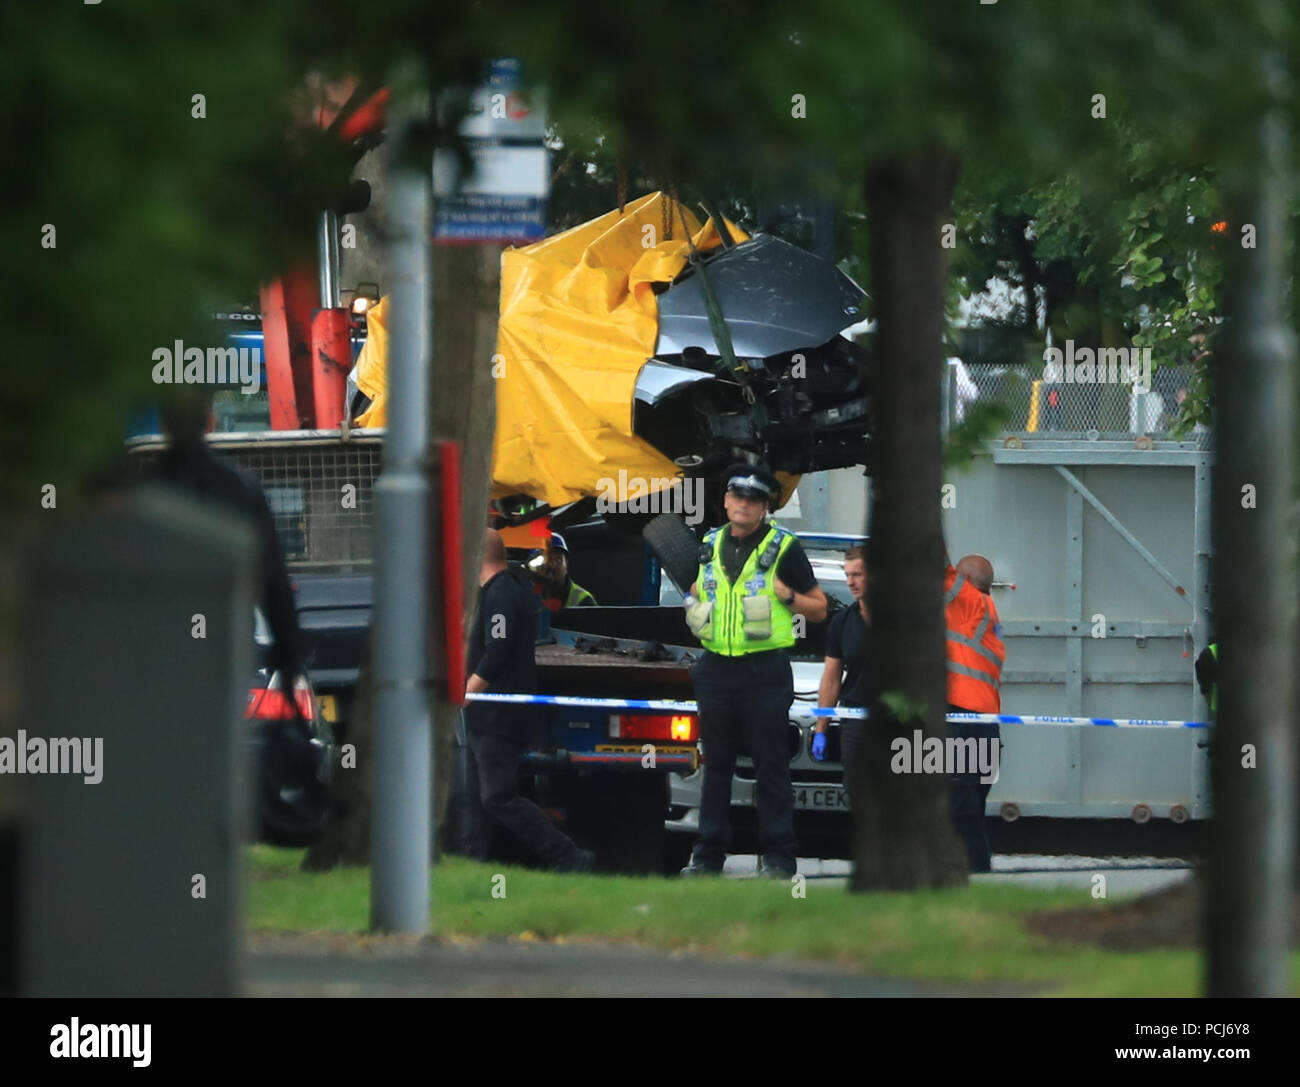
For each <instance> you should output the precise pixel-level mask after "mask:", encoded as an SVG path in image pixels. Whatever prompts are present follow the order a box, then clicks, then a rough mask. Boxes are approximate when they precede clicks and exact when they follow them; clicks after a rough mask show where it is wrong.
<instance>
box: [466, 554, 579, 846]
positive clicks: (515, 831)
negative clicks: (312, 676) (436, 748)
mask: <svg viewBox="0 0 1300 1087" xmlns="http://www.w3.org/2000/svg"><path fill="white" fill-rule="evenodd" d="M536 640H537V612H536V604H535V601H534V598H533V593H532V590H531V588H530V587H529V585H528V579H527V577H526V575H525V574H524V573H523V572H522V571H521V570H519V569H518V568H517V567H511V566H509V565H508V564H507V562H506V547H505V543H504V541H503V540H502V539H501V534H500V533H499V532H497V531H496V530H495V529H488V530H487V535H486V537H485V539H484V551H483V565H482V568H481V569H480V571H479V598H478V613H477V614H476V615H475V616H474V625H473V628H472V629H471V631H470V638H469V652H468V665H469V678H468V679H467V680H466V682H465V693H466V694H467V695H469V694H484V693H492V694H533V693H535V692H536V690H537V665H536V662H535V661H534V659H533V645H534V643H535V642H536ZM538 722H539V717H538V714H537V711H536V710H535V709H533V708H532V707H531V706H512V705H508V704H504V703H491V702H478V703H474V702H471V703H469V704H468V705H467V706H466V707H465V726H466V733H467V743H466V782H465V786H466V792H467V796H466V803H465V816H466V820H467V824H468V826H467V828H466V832H465V833H464V834H463V836H462V848H463V850H464V851H465V852H466V853H467V854H468V855H470V856H472V857H475V858H476V859H479V860H486V859H487V855H488V832H489V821H491V822H495V823H499V824H500V825H501V826H503V827H505V829H506V830H508V831H509V832H510V833H511V834H512V835H513V836H514V837H516V838H517V839H519V841H520V842H522V843H523V845H524V846H526V847H527V848H528V849H529V850H530V851H531V852H532V853H534V854H536V855H537V856H538V857H540V858H541V860H542V861H543V862H544V863H545V864H546V865H547V866H548V867H550V868H553V869H555V870H557V871H562V872H586V871H590V870H591V868H592V865H593V863H594V861H595V855H594V854H593V853H591V852H590V851H589V850H586V849H579V848H578V846H577V845H575V844H574V842H573V840H572V839H571V838H569V837H568V836H567V835H565V834H563V833H561V832H560V830H559V829H557V828H556V827H555V825H554V824H553V823H552V822H551V821H550V820H549V819H548V818H547V817H546V814H545V813H544V812H543V811H542V809H541V808H539V807H538V806H537V805H536V804H534V803H533V802H532V801H531V800H528V799H527V798H525V797H522V796H520V795H519V760H520V759H521V758H522V757H523V754H524V751H525V750H526V749H527V747H528V744H529V743H530V742H531V741H532V739H533V738H534V734H535V733H536V731H537V726H538Z"/></svg>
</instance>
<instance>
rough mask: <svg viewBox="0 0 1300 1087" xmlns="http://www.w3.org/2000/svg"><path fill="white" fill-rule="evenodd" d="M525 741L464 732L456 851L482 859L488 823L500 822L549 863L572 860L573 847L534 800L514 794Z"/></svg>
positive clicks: (567, 837)
mask: <svg viewBox="0 0 1300 1087" xmlns="http://www.w3.org/2000/svg"><path fill="white" fill-rule="evenodd" d="M526 746H527V745H525V744H522V743H516V742H515V741H513V740H508V739H505V738H504V737H501V736H489V735H486V734H484V733H481V732H475V731H474V730H473V729H470V730H469V735H468V742H467V744H466V745H465V748H464V756H465V780H464V787H465V793H464V798H463V805H462V807H461V811H460V815H461V818H462V820H463V823H462V827H463V829H462V831H461V833H460V835H459V846H460V851H461V852H462V853H464V854H465V855H466V856H469V857H473V858H475V859H476V860H487V856H488V845H489V839H490V833H491V824H492V823H499V824H500V825H501V826H503V827H505V829H506V830H507V831H509V832H510V833H511V834H512V835H514V837H516V838H518V839H519V841H520V842H521V843H523V845H524V846H525V847H526V848H527V849H528V850H529V851H530V852H532V853H533V854H535V855H536V856H537V857H539V858H541V860H542V861H543V862H544V863H545V864H547V865H550V866H552V867H553V866H555V865H557V864H561V863H564V862H566V861H569V860H570V859H572V857H573V855H574V853H575V851H576V850H577V846H575V845H574V844H573V839H572V838H570V837H569V836H568V835H566V834H564V833H563V832H561V831H560V830H559V829H558V828H557V827H556V826H555V824H553V823H552V822H551V821H550V820H549V819H548V818H547V817H546V813H545V812H543V811H542V809H541V808H539V807H538V806H537V805H536V804H534V803H533V802H532V801H531V800H528V799H527V798H526V797H522V796H520V795H519V760H520V758H521V757H522V755H523V753H524V750H525V748H526Z"/></svg>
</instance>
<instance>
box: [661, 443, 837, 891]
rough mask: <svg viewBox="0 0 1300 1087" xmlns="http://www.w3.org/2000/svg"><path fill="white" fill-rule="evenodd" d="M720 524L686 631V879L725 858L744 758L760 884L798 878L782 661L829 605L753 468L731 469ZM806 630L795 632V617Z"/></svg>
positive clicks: (705, 554)
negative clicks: (690, 843)
mask: <svg viewBox="0 0 1300 1087" xmlns="http://www.w3.org/2000/svg"><path fill="white" fill-rule="evenodd" d="M725 478H726V493H725V495H724V498H723V505H724V507H725V509H726V512H727V521H728V523H727V524H726V525H724V526H722V527H721V528H716V529H713V530H712V531H711V532H709V533H707V534H706V535H705V537H704V542H703V543H702V544H701V546H700V554H699V572H698V576H697V578H696V581H695V583H694V584H693V585H692V586H691V593H690V596H689V597H688V598H687V601H686V621H687V624H688V625H689V626H690V628H691V630H692V632H693V633H694V634H695V636H696V637H697V638H699V639H700V644H701V645H702V646H704V649H705V653H704V655H703V657H702V658H701V659H700V661H699V663H698V664H696V665H695V668H694V670H693V673H692V678H693V679H694V682H695V699H696V702H697V703H698V705H699V717H700V740H701V741H702V743H703V746H704V782H703V787H702V792H701V797H700V837H699V841H698V842H697V843H696V845H695V849H694V852H693V853H692V856H691V862H690V864H688V865H687V866H686V867H685V868H683V869H682V875H684V876H698V875H709V874H717V873H720V872H721V871H722V866H723V863H724V862H725V860H726V856H727V853H728V852H729V851H730V849H731V778H732V773H733V771H734V769H735V765H736V758H737V756H738V755H739V754H740V753H741V749H742V748H745V749H747V750H748V753H749V755H750V757H751V758H752V759H753V760H754V777H755V801H756V807H757V809H758V844H759V851H760V861H759V871H760V874H762V875H764V876H768V877H772V878H776V879H789V878H790V877H791V876H793V875H794V874H795V866H796V859H797V855H798V847H797V843H796V841H795V836H794V798H793V793H792V789H791V785H790V762H789V760H790V751H789V747H788V739H787V721H788V716H789V711H790V705H791V703H792V702H793V701H794V676H793V674H792V672H791V670H790V659H789V657H788V656H787V653H786V651H787V650H788V649H789V648H790V646H792V645H794V643H795V639H796V638H797V637H798V635H799V631H800V630H801V629H802V626H803V621H805V620H806V621H808V622H821V621H822V620H823V619H824V618H825V617H826V607H827V604H826V594H825V593H823V592H822V590H821V589H820V588H819V587H818V585H817V579H816V577H815V576H814V575H813V571H812V565H811V564H810V563H809V562H808V557H807V555H805V554H804V552H803V548H802V547H800V546H799V541H798V540H797V539H796V538H795V535H794V533H792V532H789V531H787V530H786V529H783V528H780V527H779V526H777V525H775V524H772V523H769V522H768V521H767V519H766V515H767V513H768V511H769V510H770V509H771V508H772V507H773V506H774V505H775V504H776V503H777V502H778V501H779V499H780V496H781V485H780V482H779V481H778V480H777V478H776V477H775V476H774V475H773V474H772V473H771V472H769V471H767V470H766V469H764V468H761V467H755V466H751V465H748V464H737V465H733V466H732V467H731V468H730V469H728V471H727V475H726V477H725ZM798 616H802V617H803V620H800V621H799V622H796V621H795V620H796V617H798Z"/></svg>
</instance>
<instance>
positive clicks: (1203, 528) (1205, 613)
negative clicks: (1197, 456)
mask: <svg viewBox="0 0 1300 1087" xmlns="http://www.w3.org/2000/svg"><path fill="white" fill-rule="evenodd" d="M1209 460H1210V457H1209V454H1208V453H1207V454H1204V455H1203V456H1202V458H1201V462H1200V463H1198V464H1197V465H1196V484H1195V495H1196V497H1195V512H1194V514H1193V518H1194V520H1193V529H1192V538H1193V541H1194V546H1195V549H1196V553H1195V557H1194V560H1193V561H1194V563H1195V567H1194V569H1195V571H1196V573H1195V577H1194V578H1193V580H1192V660H1193V661H1195V660H1196V658H1197V657H1198V656H1200V653H1201V650H1202V649H1204V648H1205V647H1206V646H1207V645H1209V644H1210V635H1211V633H1212V623H1211V612H1210V603H1211V601H1212V600H1213V596H1212V595H1211V589H1210V585H1211V581H1212V578H1211V573H1212V563H1213V548H1212V544H1211V537H1210V504H1211V499H1210V464H1209ZM1209 710H1210V704H1209V703H1208V702H1207V701H1206V700H1205V697H1204V696H1203V695H1202V694H1201V691H1200V688H1199V687H1197V685H1196V684H1195V683H1193V684H1192V708H1191V710H1190V711H1189V712H1190V714H1191V719H1192V720H1197V719H1204V718H1208V717H1209Z"/></svg>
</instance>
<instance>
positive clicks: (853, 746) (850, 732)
mask: <svg viewBox="0 0 1300 1087" xmlns="http://www.w3.org/2000/svg"><path fill="white" fill-rule="evenodd" d="M840 705H841V706H848V705H851V703H849V702H844V701H843V700H841V702H840ZM866 727H867V723H866V721H864V720H863V719H862V718H861V717H841V718H840V762H841V763H842V764H843V766H844V788H845V789H846V790H848V794H849V808H850V809H857V808H858V807H859V805H858V803H857V797H856V796H854V780H855V779H854V777H853V775H854V772H855V771H854V767H855V766H856V765H857V758H858V751H859V749H860V748H861V747H862V731H863V729H865V728H866Z"/></svg>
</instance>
